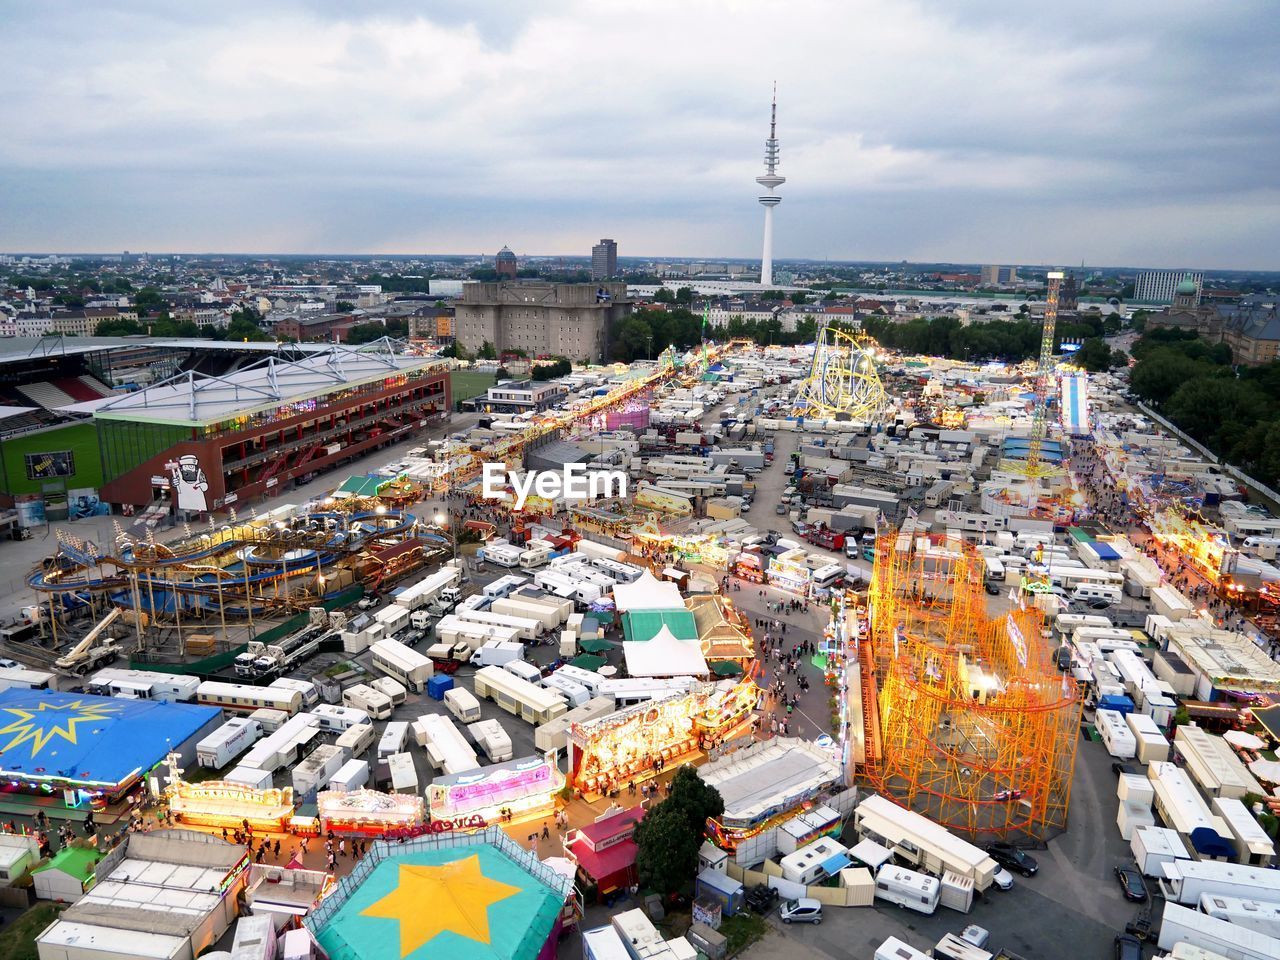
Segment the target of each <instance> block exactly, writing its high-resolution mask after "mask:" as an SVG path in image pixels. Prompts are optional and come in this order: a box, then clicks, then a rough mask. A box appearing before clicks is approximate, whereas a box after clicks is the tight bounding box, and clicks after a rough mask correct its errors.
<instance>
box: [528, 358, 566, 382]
mask: <svg viewBox="0 0 1280 960" xmlns="http://www.w3.org/2000/svg"><path fill="white" fill-rule="evenodd" d="M571 373H573V364H572V363H570V362H569V361H568V360H566V359H565V358H564V357H556V358H555V360H553V361H551V362H550V363H539V364H537V365H536V366H534V368H533V373H532V377H533V379H534V380H554V379H555V378H556V377H566V376H568V375H569V374H571Z"/></svg>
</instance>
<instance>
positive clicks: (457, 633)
mask: <svg viewBox="0 0 1280 960" xmlns="http://www.w3.org/2000/svg"><path fill="white" fill-rule="evenodd" d="M435 632H436V636H435V639H436V640H437V641H438V642H440V643H447V644H449V645H450V646H456V645H457V644H459V643H465V644H466V645H467V646H468V647H470V648H471V649H472V650H475V649H477V648H478V647H479V646H480V645H481V644H482V643H484V642H485V641H486V640H503V641H506V642H507V643H519V642H520V634H519V631H517V630H513V629H511V628H510V627H498V626H495V625H493V624H491V623H477V622H476V621H474V620H463V619H462V618H461V617H460V616H458V615H457V614H450V615H449V616H447V617H444V618H443V619H442V620H441V621H440V622H439V623H437V624H436V628H435Z"/></svg>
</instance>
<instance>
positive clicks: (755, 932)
mask: <svg viewBox="0 0 1280 960" xmlns="http://www.w3.org/2000/svg"><path fill="white" fill-rule="evenodd" d="M719 932H720V935H721V936H722V937H724V938H725V941H726V942H725V956H727V957H736V956H737V955H738V954H740V953H741V952H742V951H743V950H745V949H747V947H749V946H751V944H753V943H755V942H756V941H757V940H763V939H764V938H765V934H767V933H768V932H769V921H768V920H766V919H765V918H764V917H762V916H760V914H758V913H756V912H755V911H754V910H743V911H741V912H739V913H735V914H734V915H733V916H732V917H725V918H724V920H722V921H721V923H720V931H719Z"/></svg>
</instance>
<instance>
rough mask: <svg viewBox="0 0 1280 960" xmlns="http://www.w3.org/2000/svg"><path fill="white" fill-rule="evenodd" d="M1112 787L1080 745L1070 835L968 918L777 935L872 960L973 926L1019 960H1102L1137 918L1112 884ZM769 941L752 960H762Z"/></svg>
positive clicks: (1097, 746) (907, 919)
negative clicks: (896, 947) (888, 944)
mask: <svg viewBox="0 0 1280 960" xmlns="http://www.w3.org/2000/svg"><path fill="white" fill-rule="evenodd" d="M1115 786H1116V778H1115V775H1114V774H1113V773H1112V772H1111V757H1110V756H1108V754H1107V752H1106V749H1105V748H1104V747H1103V746H1102V744H1101V743H1090V742H1087V741H1085V740H1084V739H1081V741H1080V744H1079V752H1078V754H1077V758H1076V767H1075V776H1074V778H1073V780H1072V801H1071V824H1070V826H1069V828H1068V830H1067V831H1066V832H1065V833H1063V834H1062V835H1060V836H1059V837H1057V838H1056V839H1054V840H1052V841H1050V842H1049V844H1048V848H1047V849H1045V850H1034V851H1033V855H1034V856H1035V857H1036V859H1037V860H1038V861H1039V864H1040V870H1039V872H1038V873H1037V874H1036V875H1035V876H1034V877H1029V878H1023V877H1021V876H1015V877H1014V884H1013V889H1012V890H1009V891H1007V892H1002V891H1000V890H996V889H995V888H992V889H991V890H989V891H988V892H987V895H986V896H985V897H981V898H977V899H975V902H974V906H973V910H972V911H971V912H970V913H969V914H967V915H966V914H960V913H957V912H956V911H954V910H949V909H946V908H942V907H939V909H938V911H937V912H936V913H935V914H933V915H932V916H923V915H921V914H916V913H912V912H910V911H907V910H901V909H898V908H897V907H893V906H888V905H885V906H874V907H850V908H827V910H826V911H825V912H824V914H823V922H822V924H821V925H820V926H810V925H798V924H797V925H791V926H784V925H783V924H781V923H780V922H778V920H777V916H776V914H774V915H773V916H771V918H770V919H771V921H772V925H773V926H774V928H775V930H776V934H775V935H776V937H778V938H781V939H782V940H783V941H790V942H792V944H793V945H794V946H796V947H804V948H808V949H809V950H811V951H812V955H813V956H815V957H818V956H825V957H832V958H840V960H844V958H848V957H860V958H869V957H871V956H872V954H873V953H874V952H875V948H876V947H878V946H879V945H880V944H881V943H883V942H884V940H885V938H886V937H891V936H892V937H897V938H898V939H900V940H903V941H905V942H907V943H909V944H911V945H912V946H913V947H915V948H916V949H917V950H923V951H927V950H928V949H929V948H930V947H932V946H933V945H934V944H935V943H937V942H938V940H940V939H941V938H942V936H943V934H945V933H949V932H950V933H958V932H959V931H960V930H961V929H962V928H964V927H965V926H966V925H967V924H970V923H976V924H978V925H979V926H982V927H986V928H987V929H988V930H989V931H991V941H990V945H989V949H994V948H997V947H1005V948H1008V949H1009V950H1012V951H1013V952H1015V953H1018V954H1020V955H1021V956H1023V957H1025V958H1027V960H1080V958H1099V960H1101V958H1106V957H1110V956H1111V949H1112V939H1113V938H1114V937H1115V935H1116V934H1117V933H1122V932H1123V931H1124V925H1125V923H1126V922H1128V921H1129V920H1131V919H1132V918H1133V917H1134V916H1135V915H1136V914H1137V912H1138V909H1137V905H1135V904H1131V903H1129V902H1127V901H1126V900H1125V899H1124V898H1123V896H1122V895H1121V893H1120V887H1119V884H1118V883H1117V882H1116V880H1115V877H1114V876H1113V875H1112V868H1113V867H1115V866H1117V865H1119V864H1122V863H1126V862H1129V861H1131V860H1132V855H1131V853H1130V850H1129V845H1128V844H1127V843H1126V842H1125V841H1124V840H1121V839H1120V831H1119V829H1118V828H1117V827H1116V825H1115V820H1116V810H1117V808H1118V801H1117V799H1116V796H1115ZM846 839H852V838H846ZM772 939H773V937H771V938H769V939H768V940H766V941H765V943H764V944H763V945H762V947H761V952H760V953H759V956H769V955H770V953H771V952H770V950H769V949H768V944H769V942H770V940H772ZM754 955H755V954H753V956H754Z"/></svg>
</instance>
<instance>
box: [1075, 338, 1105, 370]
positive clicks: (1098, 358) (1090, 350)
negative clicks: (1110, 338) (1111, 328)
mask: <svg viewBox="0 0 1280 960" xmlns="http://www.w3.org/2000/svg"><path fill="white" fill-rule="evenodd" d="M1075 360H1076V363H1078V364H1080V366H1082V367H1084V368H1085V369H1086V370H1090V371H1092V372H1094V373H1103V372H1104V371H1106V370H1108V369H1110V367H1111V348H1110V347H1108V346H1107V344H1106V341H1105V340H1100V339H1098V338H1097V337H1090V338H1089V339H1088V340H1086V341H1085V342H1084V343H1082V344H1081V345H1080V349H1079V350H1077V351H1076V356H1075Z"/></svg>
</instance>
